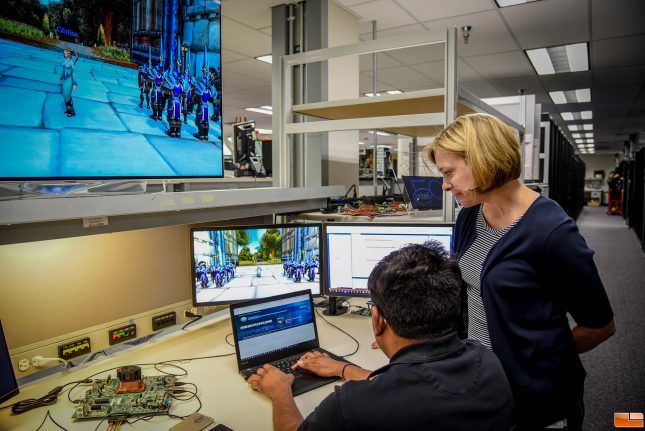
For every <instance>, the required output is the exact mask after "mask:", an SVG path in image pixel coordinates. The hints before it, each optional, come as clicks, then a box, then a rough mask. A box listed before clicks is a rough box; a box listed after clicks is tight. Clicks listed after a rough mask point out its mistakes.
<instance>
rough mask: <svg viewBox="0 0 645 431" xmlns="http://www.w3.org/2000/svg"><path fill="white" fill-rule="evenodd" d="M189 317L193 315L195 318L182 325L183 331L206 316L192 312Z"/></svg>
mask: <svg viewBox="0 0 645 431" xmlns="http://www.w3.org/2000/svg"><path fill="white" fill-rule="evenodd" d="M188 317H193V318H194V319H193V320H191V321H189V322H188V323H186V324H185V325H184V326H182V327H181V330H182V331H185V330H186V328H187V327H188V326H190V325H192V324H193V323H195V322H197V321H198V320H200V319H201V318H202V317H204V316H202V315H201V314H192V313H191V316H188Z"/></svg>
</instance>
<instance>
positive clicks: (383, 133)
mask: <svg viewBox="0 0 645 431" xmlns="http://www.w3.org/2000/svg"><path fill="white" fill-rule="evenodd" d="M368 133H372V134H374V130H370V131H369V132H368ZM376 134H377V135H379V136H392V134H391V133H386V132H381V131H377V132H376Z"/></svg>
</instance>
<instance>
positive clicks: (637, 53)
mask: <svg viewBox="0 0 645 431" xmlns="http://www.w3.org/2000/svg"><path fill="white" fill-rule="evenodd" d="M644 25H645V24H644ZM643 46H645V34H641V35H637V36H625V37H619V38H614V39H604V40H596V41H594V42H593V43H592V45H591V64H592V65H593V67H597V68H606V67H621V66H638V65H642V64H645V49H643Z"/></svg>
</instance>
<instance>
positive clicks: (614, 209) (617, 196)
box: [607, 189, 623, 215]
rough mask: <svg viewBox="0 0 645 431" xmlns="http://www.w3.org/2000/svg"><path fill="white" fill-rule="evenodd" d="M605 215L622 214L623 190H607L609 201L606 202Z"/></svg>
mask: <svg viewBox="0 0 645 431" xmlns="http://www.w3.org/2000/svg"><path fill="white" fill-rule="evenodd" d="M607 214H609V215H622V214H623V189H618V190H609V199H608V200H607Z"/></svg>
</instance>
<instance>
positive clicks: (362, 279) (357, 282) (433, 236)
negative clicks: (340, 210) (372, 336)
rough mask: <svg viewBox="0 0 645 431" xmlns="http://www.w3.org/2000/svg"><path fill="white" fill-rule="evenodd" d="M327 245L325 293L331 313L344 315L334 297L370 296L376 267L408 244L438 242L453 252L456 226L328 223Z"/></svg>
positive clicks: (325, 233) (325, 239)
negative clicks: (368, 282)
mask: <svg viewBox="0 0 645 431" xmlns="http://www.w3.org/2000/svg"><path fill="white" fill-rule="evenodd" d="M323 229H324V230H323V232H324V233H323V237H324V242H325V246H324V247H323V249H324V250H325V259H324V260H325V262H326V265H325V269H326V274H325V277H324V278H325V286H324V291H325V294H327V295H329V296H330V297H332V298H331V300H330V308H329V310H328V313H329V314H338V313H343V312H345V311H346V310H344V309H342V308H341V307H338V306H337V305H336V304H331V302H334V301H335V300H334V298H333V297H337V296H359V297H360V296H362V297H369V296H370V292H369V290H368V288H367V279H368V277H369V275H370V273H371V272H372V269H374V267H375V266H376V264H377V263H378V262H379V261H380V260H381V259H382V258H384V257H385V256H387V255H388V254H390V253H391V252H393V251H395V250H398V249H400V248H401V247H403V246H405V245H407V244H423V243H424V242H426V241H430V240H435V241H439V242H440V243H442V244H443V245H444V247H445V248H446V250H447V251H448V252H450V250H451V247H452V237H453V229H454V224H452V223H432V224H429V223H423V224H421V223H414V224H412V223H410V224H405V223H376V222H372V223H326V224H325V225H324V226H323Z"/></svg>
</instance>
